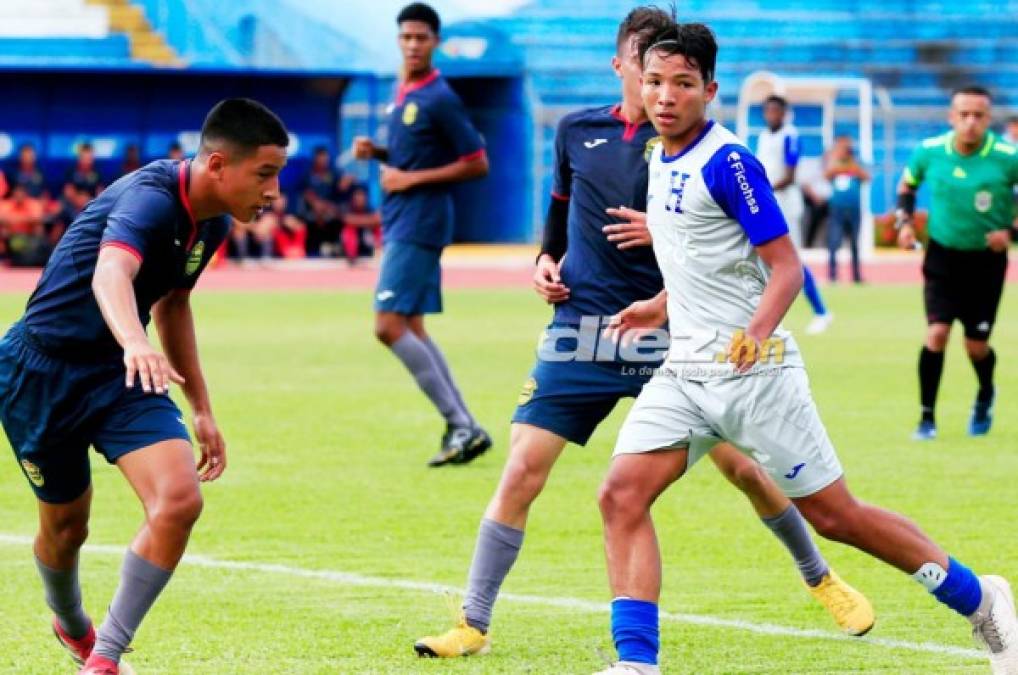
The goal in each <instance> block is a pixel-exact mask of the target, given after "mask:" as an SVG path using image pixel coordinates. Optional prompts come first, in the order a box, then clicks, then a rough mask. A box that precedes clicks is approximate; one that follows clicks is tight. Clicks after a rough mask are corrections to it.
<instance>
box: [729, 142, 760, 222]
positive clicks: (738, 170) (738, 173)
mask: <svg viewBox="0 0 1018 675" xmlns="http://www.w3.org/2000/svg"><path fill="white" fill-rule="evenodd" d="M727 159H728V166H729V167H730V168H731V169H732V171H733V172H735V182H736V183H738V184H739V190H740V191H741V192H742V196H743V198H744V199H745V200H746V206H748V207H749V212H750V213H752V214H753V215H756V214H757V213H760V205H759V204H758V203H757V201H756V197H754V196H753V186H752V185H750V184H749V179H748V178H746V166H745V165H744V164H743V163H742V155H740V154H739V153H737V152H734V151H733V152H730V153H728V158H727Z"/></svg>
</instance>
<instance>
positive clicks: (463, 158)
mask: <svg viewBox="0 0 1018 675" xmlns="http://www.w3.org/2000/svg"><path fill="white" fill-rule="evenodd" d="M481 157H484V148H479V149H477V150H475V151H474V152H471V153H470V154H467V155H463V156H461V157H460V161H461V162H472V161H474V160H475V159H480V158H481Z"/></svg>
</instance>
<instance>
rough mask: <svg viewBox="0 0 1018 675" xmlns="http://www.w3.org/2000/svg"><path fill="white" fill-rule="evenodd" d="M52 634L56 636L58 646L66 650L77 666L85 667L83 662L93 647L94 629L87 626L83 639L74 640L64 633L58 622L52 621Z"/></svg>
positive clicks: (90, 653)
mask: <svg viewBox="0 0 1018 675" xmlns="http://www.w3.org/2000/svg"><path fill="white" fill-rule="evenodd" d="M53 634H54V635H56V636H57V641H59V642H60V646H61V647H63V648H64V649H66V650H67V653H68V654H70V655H71V658H72V659H73V660H74V662H75V663H76V664H78V665H79V666H83V665H85V661H86V660H88V657H89V656H91V655H92V648H93V647H95V627H94V626H89V627H88V632H87V633H86V634H85V637H82V638H78V639H77V640H75V639H74V638H72V637H71V636H70V635H68V634H67V633H66V632H64V629H63V627H62V626H61V625H60V622H59V621H57V620H56V618H54V619H53Z"/></svg>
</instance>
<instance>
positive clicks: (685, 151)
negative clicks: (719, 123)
mask: <svg viewBox="0 0 1018 675" xmlns="http://www.w3.org/2000/svg"><path fill="white" fill-rule="evenodd" d="M713 128H714V120H707V124H705V125H704V127H703V129H701V130H700V133H699V134H697V136H696V138H694V139H693V142H692V143H690V144H689V145H687V146H686V147H684V148H683V149H682V150H680V151H679V152H678V153H676V154H674V155H672V156H671V157H669V156H668V155H666V154H665V149H664V146H661V161H662V162H665V163H668V162H674V161H675V160H677V159H678V158H679V157H682V156H684V155H686V154H688V153H689V151H690V150H692V149H693V148H695V147H696V146H698V145H699V144H700V141H702V140H703V139H704V137H705V136H706V135H707V134H709V133H710V130H711V129H713Z"/></svg>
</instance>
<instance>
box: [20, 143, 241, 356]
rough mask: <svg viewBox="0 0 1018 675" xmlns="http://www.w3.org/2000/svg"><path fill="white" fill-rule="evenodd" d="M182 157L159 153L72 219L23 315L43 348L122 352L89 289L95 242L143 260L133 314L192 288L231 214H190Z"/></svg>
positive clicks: (144, 317) (145, 316) (146, 312)
mask: <svg viewBox="0 0 1018 675" xmlns="http://www.w3.org/2000/svg"><path fill="white" fill-rule="evenodd" d="M189 167H190V165H189V163H188V162H187V161H180V162H177V161H173V160H168V159H164V160H159V161H156V162H152V163H151V164H149V165H148V166H145V167H142V168H141V169H138V170H137V171H135V172H134V173H130V174H128V175H126V176H124V177H123V178H121V179H120V180H118V181H116V182H115V183H113V184H112V185H110V186H109V187H108V188H107V189H106V190H104V191H103V193H102V194H101V195H99V197H97V198H96V199H93V200H92V201H91V202H89V204H88V206H87V207H85V210H84V211H82V212H81V214H80V215H79V216H78V217H77V218H76V219H75V220H74V222H73V223H71V226H70V227H69V228H68V229H67V232H66V233H65V234H64V236H63V238H62V239H61V240H60V243H59V244H57V247H56V249H55V250H54V251H53V255H52V256H51V257H50V260H49V263H48V264H47V265H46V269H45V270H43V273H42V278H41V279H40V280H39V285H38V286H37V287H36V289H35V292H33V293H32V297H31V298H30V299H29V301H28V308H27V309H26V310H25V317H24V319H23V322H24V324H25V326H26V327H27V328H28V331H29V335H30V336H31V338H32V339H33V341H34V342H36V343H37V344H39V346H41V347H42V348H43V349H44V350H47V351H50V352H53V353H55V354H58V355H68V356H70V357H74V358H84V359H103V358H120V357H121V356H122V354H123V350H122V349H121V348H120V346H119V345H118V344H117V342H116V340H114V338H113V335H112V333H110V330H109V328H107V326H106V322H105V321H104V320H103V317H102V314H101V313H100V311H99V305H98V303H97V302H96V299H95V296H94V295H93V293H92V276H93V275H94V273H95V266H96V261H97V260H98V258H99V249H100V248H101V247H103V246H116V247H118V248H122V249H124V250H126V251H129V252H130V253H132V254H133V255H134V256H136V257H137V258H138V260H140V261H141V269H140V270H139V271H138V275H137V276H136V277H135V279H134V294H135V297H136V298H137V302H138V316H139V317H140V318H141V322H142V325H145V326H147V325H148V322H149V318H150V313H151V310H152V305H154V304H155V303H156V301H158V300H159V299H160V298H162V297H163V296H164V295H166V294H167V293H169V292H170V291H171V290H173V289H177V288H183V289H190V288H194V285H195V283H196V282H197V280H198V275H200V274H201V272H202V270H203V269H205V266H206V265H207V264H208V262H209V260H210V259H211V257H212V255H213V254H214V253H215V252H216V249H218V248H219V246H220V244H222V243H223V241H224V240H225V239H226V236H227V234H228V233H229V230H230V221H229V218H227V217H225V216H218V217H216V218H210V219H208V220H203V221H201V222H200V223H196V222H195V221H194V215H193V212H192V210H191V205H190V202H189V201H188V198H187V184H188V180H189V174H190V171H189Z"/></svg>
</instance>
